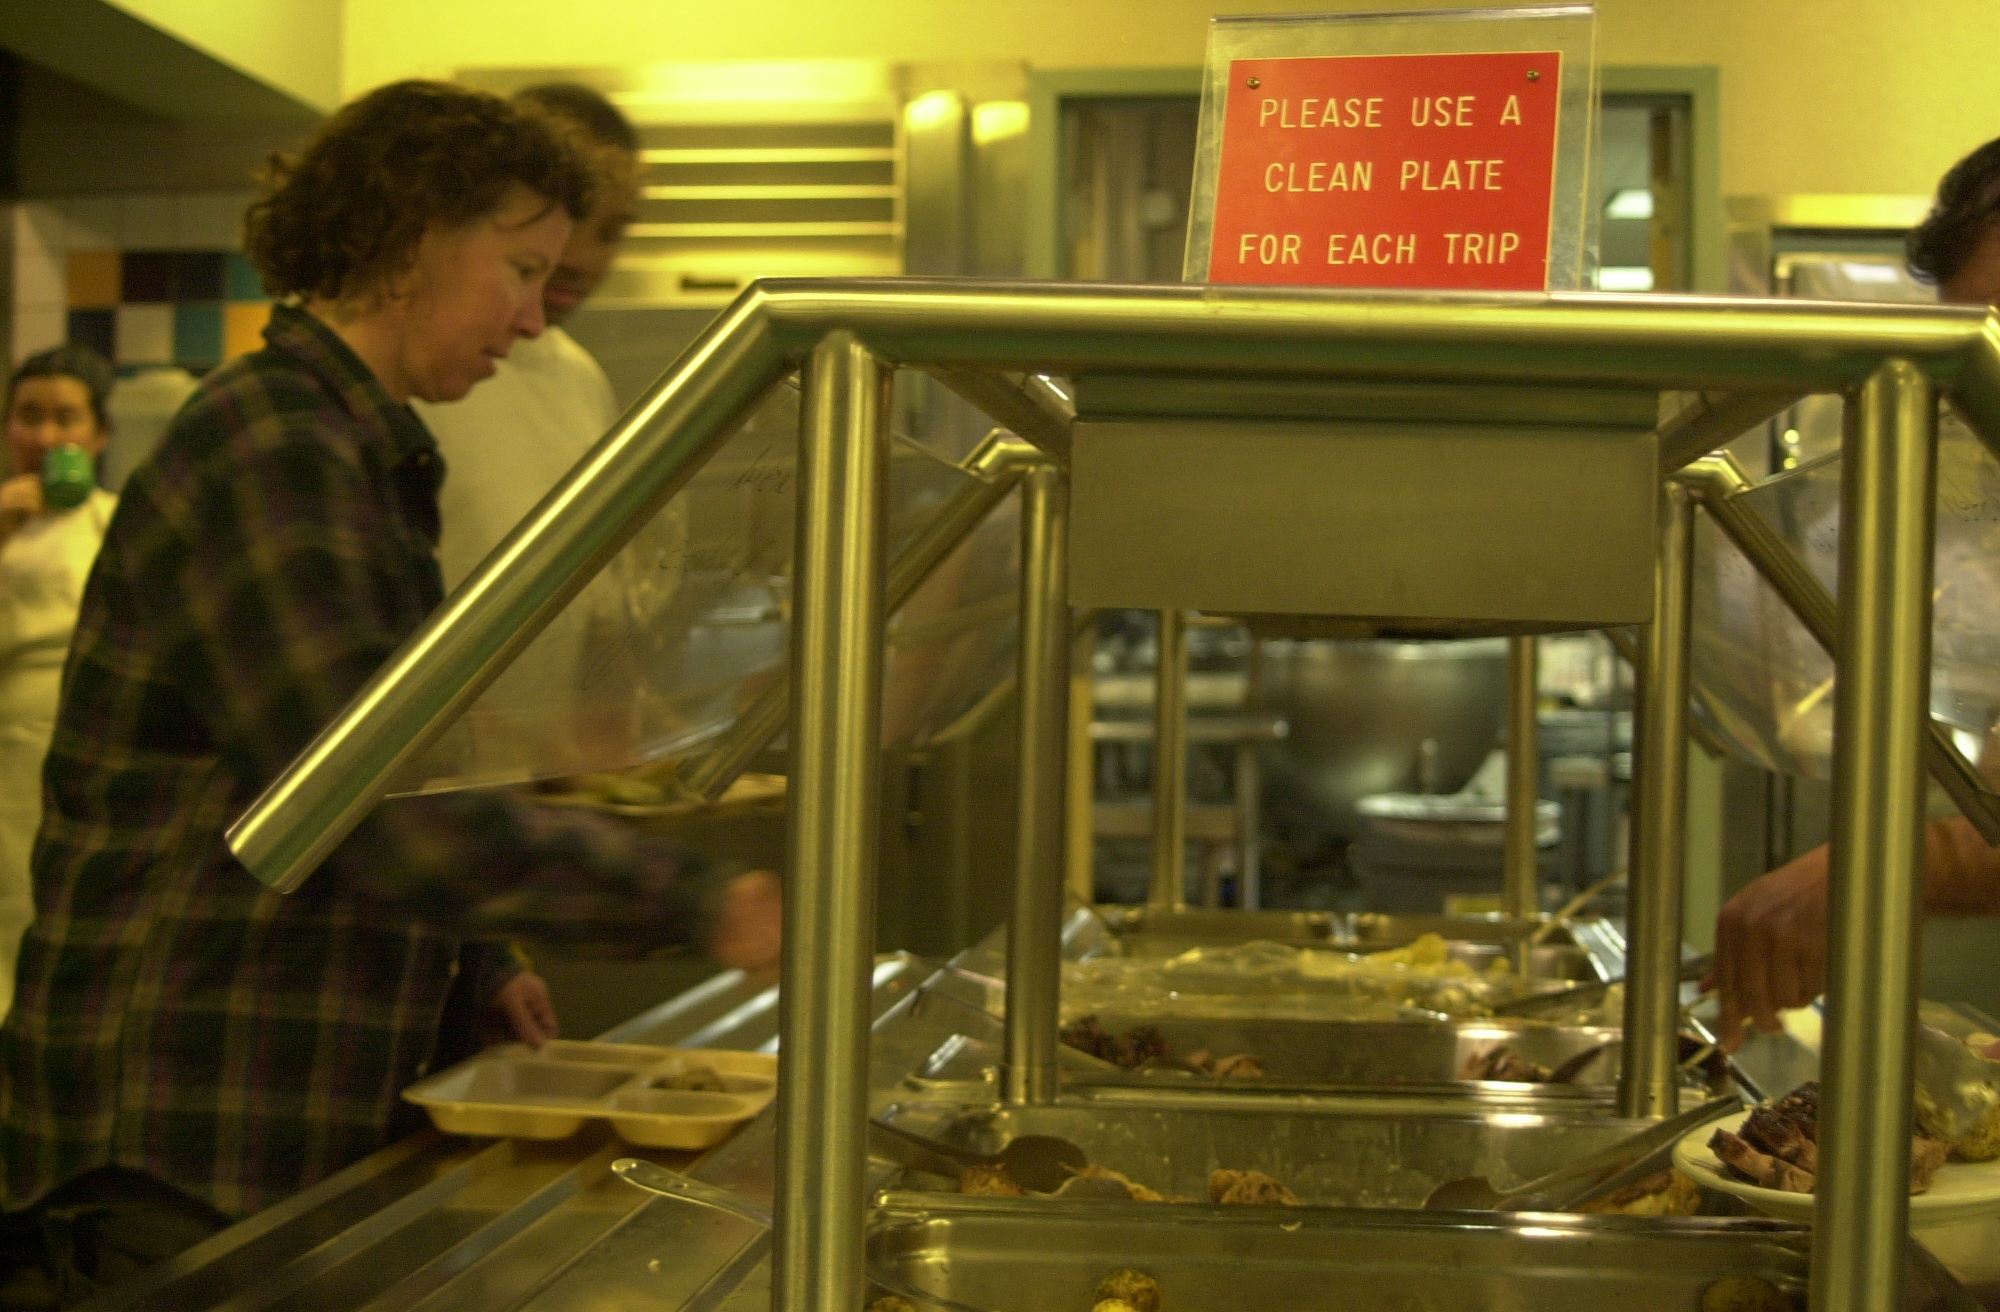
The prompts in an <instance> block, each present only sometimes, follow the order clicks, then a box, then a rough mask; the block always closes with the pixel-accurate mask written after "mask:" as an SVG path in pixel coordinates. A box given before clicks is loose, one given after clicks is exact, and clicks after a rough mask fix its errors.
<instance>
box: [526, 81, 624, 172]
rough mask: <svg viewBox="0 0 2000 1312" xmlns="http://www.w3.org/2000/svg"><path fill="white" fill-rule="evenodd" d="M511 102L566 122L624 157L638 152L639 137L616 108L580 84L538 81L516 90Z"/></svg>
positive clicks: (596, 92) (597, 93) (600, 94)
mask: <svg viewBox="0 0 2000 1312" xmlns="http://www.w3.org/2000/svg"><path fill="white" fill-rule="evenodd" d="M514 99H515V101H516V102H517V103H523V104H529V105H533V106H534V107H535V108H537V109H539V110H541V111H543V112H544V113H548V114H554V115H556V116H557V117H558V118H562V119H567V120H568V121H569V122H570V123H572V124H574V125H575V126H576V128H577V129H578V130H579V131H581V132H582V133H583V134H584V135H585V136H587V137H589V138H590V139H591V140H592V141H595V142H596V143H597V144H598V145H600V146H611V147H614V148H615V149H618V150H622V151H624V152H626V153H627V154H636V153H638V150H639V134H638V133H637V132H634V131H633V130H632V124H631V123H630V122H629V121H628V120H627V119H626V117H625V116H624V115H623V114H621V113H619V112H618V106H616V105H614V104H612V103H611V102H610V101H609V100H607V99H605V98H604V96H603V94H602V93H600V92H598V91H595V90H592V89H591V88H590V87H587V86H585V85H583V84H582V83H581V82H542V83H539V84H537V85H535V86H532V87H523V88H522V89H521V90H519V91H516V92H515V93H514Z"/></svg>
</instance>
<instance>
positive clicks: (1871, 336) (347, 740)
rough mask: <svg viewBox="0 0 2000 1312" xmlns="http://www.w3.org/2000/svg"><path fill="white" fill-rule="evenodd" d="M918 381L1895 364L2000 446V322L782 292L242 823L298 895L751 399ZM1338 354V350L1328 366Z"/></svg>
mask: <svg viewBox="0 0 2000 1312" xmlns="http://www.w3.org/2000/svg"><path fill="white" fill-rule="evenodd" d="M835 329H849V330H852V331H853V332H854V333H855V334H856V336H857V338H859V339H860V340H861V341H862V342H863V343H864V344H866V345H868V346H869V347H871V348H872V349H873V350H874V351H875V352H876V354H877V355H878V356H880V357H882V358H885V359H893V360H896V361H898V362H899V363H901V364H907V365H911V366H922V367H926V368H929V367H932V366H937V367H939V368H943V369H979V370H986V371H1013V370H1016V369H1018V370H1022V371H1026V372H1057V373H1075V372H1078V371H1089V370H1100V371H1101V370H1112V369H1115V370H1126V371H1160V372H1169V373H1172V372H1180V373H1186V374H1214V373H1243V374H1252V375H1258V376H1265V377H1270V376H1316V377H1322V378H1344V379H1377V380H1380V379H1400V380H1410V379H1417V380H1430V381H1459V382H1520V381H1529V382H1534V381H1543V382H1546V381H1551V380H1555V381H1560V382H1562V383H1564V384H1577V383H1605V382H1608V383H1619V384H1626V385H1634V386H1645V387H1664V388H1678V389H1684V390H1723V391H1729V390H1733V391H1758V390H1764V391H1770V390H1773V389H1780V388H1791V387H1798V388H1803V389H1807V390H1839V389H1844V388H1847V387H1850V386H1854V385H1858V384H1859V383H1860V382H1862V381H1863V380H1864V379H1865V378H1866V377H1867V376H1868V375H1869V374H1870V373H1872V372H1873V371H1874V369H1875V368H1876V366H1877V365H1878V364H1879V363H1880V361H1881V360H1883V359H1885V358H1889V357H1891V356H1893V357H1897V358H1902V359H1907V360H1909V361H1911V362H1912V363H1913V364H1915V365H1916V366H1917V367H1918V368H1920V369H1923V370H1925V371H1927V372H1928V373H1930V374H1931V375H1932V376H1933V377H1934V378H1935V379H1936V380H1937V381H1939V382H1940V383H1941V384H1944V385H1949V386H1950V387H1951V389H1952V394H1953V397H1954V400H1955V402H1956V404H1957V406H1958V409H1959V411H1960V413H1962V414H1964V415H1965V416H1966V418H1967V419H1968V420H1969V421H1970V422H1971V423H1972V424H1973V426H1974V427H1975V428H1976V429H1977V430H1978V431H1979V432H1980V434H1981V437H1982V438H1983V440H1985V441H1986V442H1987V444H1988V445H1989V447H1994V448H1996V449H2000V316H1993V315H1981V314H1980V313H1979V312H1977V311H1973V310H1969V309H1949V308H1939V307H1914V306H1857V305H1850V304H1844V303H1834V302H1758V301H1742V300H1722V299H1708V298H1700V297H1650V298H1642V297H1616V296H1603V295H1596V294H1593V295H1589V296H1578V295H1552V296H1536V295H1507V294H1493V293H1486V294H1478V293H1460V294H1438V293H1428V292H1426V293H1402V294H1399V293H1383V292H1368V293H1361V294H1354V293H1329V292H1324V291H1317V290H1312V291H1305V290H1299V291H1293V290H1290V289H1284V288H1255V289H1236V288H1219V287H1175V286H1167V285H1155V286H1144V287H1120V286H1111V285H1106V284H1074V283H1070V284H1061V283H1050V284H1034V283H979V282H972V281H961V280H938V281H930V280H923V279H899V280H894V281H886V280H885V281H871V280H865V279H855V280H821V281H810V280H776V281H768V282H759V283H757V284H755V285H754V286H753V287H752V288H751V289H750V290H749V291H747V292H745V293H744V294H743V295H742V296H741V297H740V298H738V300H737V302H736V304H735V305H734V306H733V307H731V309H730V310H729V311H728V312H726V313H725V314H724V315H723V316H722V318H721V319H720V320H719V321H718V322H717V324H716V326H715V327H714V328H713V329H711V330H710V331H709V332H708V333H706V334H704V335H703V337H702V338H701V339H700V340H699V341H698V342H697V343H696V344H695V345H694V346H693V347H691V348H690V349H689V351H688V352H687V353H686V354H685V355H683V356H682V358H681V361H680V362H679V364H677V365H676V366H675V368H674V369H673V370H672V371H670V372H669V374H668V375H667V376H666V377H664V378H663V379H662V380H661V381H660V382H659V383H658V384H656V385H655V386H654V388H653V389H652V390H651V391H650V392H649V393H648V394H647V396H646V398H645V399H644V400H643V401H642V402H641V403H640V404H639V405H638V406H636V407H634V409H633V410H632V411H631V412H630V413H629V414H628V415H627V416H626V417H625V418H624V419H622V420H621V421H620V422H619V425H618V427H617V428H616V429H614V430H613V432H612V433H610V434H609V435H607V436H606V438H605V439H604V441H603V442H601V443H600V444H599V445H598V446H597V448H595V449H594V450H593V452H592V454H591V456H590V457H588V458H587V459H586V460H585V461H584V462H583V463H582V464H580V465H579V466H578V467H577V469H576V470H575V471H574V472H572V473H571V474H570V476H569V477H568V478H566V479H565V480H564V481H563V482H562V483H561V484H559V485H558V486H557V487H556V489H555V490H554V491H553V492H551V493H550V494H549V496H548V497H547V498H546V499H545V500H544V501H543V502H542V504H541V505H540V506H539V507H537V509H536V510H535V512H534V513H533V514H532V515H531V516H530V517H529V518H528V520H526V521H525V522H524V523H523V524H522V526H521V527H520V528H519V529H518V530H516V531H515V532H514V533H513V534H512V535H510V536H509V537H508V539H507V540H506V541H505V542H504V543H502V544H501V547H500V548H499V549H498V550H497V551H496V552H495V553H494V555H493V556H492V557H490V558H489V559H488V561H487V562H486V564H485V565H484V566H482V567H481V569H480V570H478V571H476V572H475V574H474V575H473V577H472V578H471V579H469V580H468V581H467V583H466V584H465V585H464V586H463V587H461V588H460V589H459V590H458V591H457V592H456V593H454V594H453V596H452V597H451V598H450V599H448V600H447V601H446V603H445V605H444V606H443V607H442V608H440V610H439V611H438V612H437V614H436V615H434V616H433V617H432V618H431V619H430V620H429V621H427V622H426V623H425V625H424V626H423V628H421V629H420V630H419V631H418V632H417V633H416V634H414V635H413V636H412V637H411V638H410V640H409V641H408V642H407V643H405V644H404V646H403V648H402V649H400V650H399V651H398V652H397V653H396V654H395V655H394V656H393V657H391V658H390V660H389V662H388V663H387V664H386V665H384V667H383V668H382V670H381V672H380V673H379V674H377V675H376V677H375V678H374V679H372V680H371V681H370V682H369V684H368V685H367V686H366V687H365V688H364V689H363V690H362V692H361V693H359V694H358V695H357V696H356V698H355V699H354V701H353V702H351V703H349V705H348V707H347V709H345V710H344V711H342V712H341V714H340V715H339V716H338V717H336V718H335V720H334V721H333V722H332V723H331V724H329V725H328V726H327V728H326V730H325V731H324V732H323V733H322V734H321V735H320V736H319V738H317V739H315V740H314V742H313V744H312V745H311V746H310V747H309V748H308V749H307V750H306V752H305V753H303V754H302V755H301V756H300V758H299V760H298V761H297V762H295V763H294V764H293V766H292V767H291V768H289V769H288V770H287V771H286V772H285V773H284V774H283V775H281V776H280V777H279V778H278V779H277V780H276V781H274V782H273V783H272V785H271V786H270V787H269V788H268V789H267V790H266V791H265V793H264V795H263V796H262V797H260V798H259V799H258V800H257V801H256V802H255V803H254V804H253V805H252V806H251V807H250V808H249V809H248V810H247V811H245V813H244V814H243V816H242V817H241V818H239V820H238V821H237V823H236V825H235V826H234V827H233V828H232V829H231V831H230V835H229V843H230V847H231V849H232V850H233V851H234V852H235V853H236V855H237V857H238V859H239V860H241V861H242V862H243V863H244V865H246V866H247V867H248V868H249V869H250V870H251V871H252V872H253V873H254V874H256V876H257V877H258V878H259V879H262V880H263V881H264V882H265V883H267V884H270V885H272V886H273V887H278V888H292V887H296V886H297V884H298V882H299V881H300V880H301V879H303V878H304V877H305V875H306V874H307V873H308V872H309V871H310V870H311V869H312V868H313V867H314V866H315V865H317V863H318V862H319V861H320V860H321V859H322V858H323V857H324V856H325V855H326V853H327V852H328V851H330V850H331V849H332V848H333V846H334V845H335V844H337V843H338V842H339V841H340V840H341V839H342V838H344V837H345V836H346V835H347V833H348V832H349V831H350V830H351V829H352V828H353V826H354V825H355V824H356V823H358V821H359V820H360V817H361V816H362V815H364V814H366V813H367V811H368V809H369V808H370V807H371V806H372V805H373V804H374V803H375V802H377V801H379V800H380V799H381V798H382V796H383V795H384V793H385V792H386V790H387V787H388V782H389V780H390V778H391V777H392V776H393V774H394V773H395V771H396V769H397V768H398V767H399V766H400V765H401V764H402V763H403V762H404V761H406V760H408V759H409V758H410V756H411V755H413V754H414V753H415V752H417V751H418V750H420V749H421V748H423V747H424V746H425V745H427V744H428V743H429V742H430V741H432V740H433V739H434V738H435V737H436V735H437V734H438V733H439V732H441V731H442V729H443V727H444V726H445V725H446V724H447V723H449V721H450V720H451V719H452V718H453V717H454V716H456V715H457V714H458V712H459V711H460V710H462V709H463V708H464V707H465V706H466V705H467V704H469V703H470V701H471V700H472V699H473V698H474V697H476V696H477V695H478V694H479V692H481V691H482V690H483V689H484V688H485V687H486V686H487V684H489V683H490V682H491V681H492V679H493V678H494V677H495V676H496V675H497V674H498V673H499V671H500V670H501V669H503V668H504V667H505V665H506V663H507V661H508V660H509V659H511V658H512V656H513V655H514V654H515V653H517V652H518V651H519V650H520V649H521V647H523V646H525V645H526V643H527V642H528V640H529V639H531V638H532V637H533V636H534V635H535V634H536V633H537V632H539V631H540V629H541V627H542V626H543V625H545V624H546V623H547V622H548V620H549V619H550V618H551V617H552V616H553V615H554V614H555V612H556V611H557V610H558V609H560V608H561V606H562V604H563V603H564V602H565V601H566V600H567V599H568V598H569V597H570V596H573V595H574V593H575V591H576V590H577V589H579V588H581V587H582V586H583V584H584V583H585V582H586V581H587V580H588V579H589V578H590V576H591V575H592V574H593V573H594V572H595V571H596V570H597V569H598V568H599V567H600V566H601V565H602V564H603V562H604V561H605V560H607V559H609V557H610V555H611V554H612V553H613V552H615V551H616V550H617V549H618V547H619V546H620V545H622V544H623V543H624V542H625V541H626V540H627V538H629V537H630V535H631V533H632V532H634V531H635V530H636V528H637V525H638V524H639V523H641V522H643V521H644V520H645V518H646V517H647V516H648V515H650V514H651V513H652V511H653V510H654V509H656V508H657V507H658V506H659V505H660V504H661V503H662V501H663V500H664V499H665V498H666V497H668V496H670V495H672V493H673V492H674V491H675V490H677V489H678V488H679V487H680V486H682V485H683V484H684V483H685V482H686V481H687V479H688V478H689V477H691V476H692V474H693V472H694V470H695V469H696V468H698V467H699V464H700V461H701V460H702V459H704V458H705V457H706V456H707V454H708V453H709V452H711V451H712V450H713V449H714V446H715V444H716V443H717V442H718V441H720V439H721V438H722V437H725V436H726V435H727V433H728V431H729V429H730V427H731V426H732V425H733V424H735V423H736V422H737V421H738V420H739V419H740V418H741V416H742V415H743V414H744V413H745V412H747V410H748V409H749V407H750V406H751V404H752V403H753V402H754V401H755V400H756V398H757V397H759V396H761V395H762V394H763V392H764V391H765V390H766V389H767V388H768V387H769V386H771V385H772V384H773V383H775V382H776V380H777V379H778V378H779V377H780V376H781V375H782V374H783V373H785V372H786V371H787V370H788V369H789V368H791V367H792V366H793V364H795V363H796V361H797V359H798V358H800V357H801V356H802V355H804V354H805V353H806V352H809V351H810V350H812V349H813V348H814V346H815V345H816V344H817V343H818V342H819V340H820V339H821V338H822V337H824V336H825V335H826V334H827V333H828V332H831V331H834V330H835ZM1330 344H1337V345H1338V348H1339V349H1337V350H1329V349H1328V348H1329V345H1330Z"/></svg>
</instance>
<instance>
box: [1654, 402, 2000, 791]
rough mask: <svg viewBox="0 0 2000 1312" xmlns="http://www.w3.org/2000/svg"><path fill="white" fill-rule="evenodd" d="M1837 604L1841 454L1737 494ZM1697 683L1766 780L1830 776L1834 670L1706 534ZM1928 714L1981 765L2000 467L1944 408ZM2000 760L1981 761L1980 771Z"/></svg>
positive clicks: (1995, 610)
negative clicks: (1770, 774) (1768, 773)
mask: <svg viewBox="0 0 2000 1312" xmlns="http://www.w3.org/2000/svg"><path fill="white" fill-rule="evenodd" d="M1741 496H1742V498H1744V499H1745V501H1746V504H1748V505H1749V506H1750V507H1751V508H1752V509H1754V510H1755V511H1756V512H1757V513H1758V514H1759V515H1761V516H1762V517H1763V518H1764V519H1765V520H1766V521H1768V522H1769V523H1770V524H1771V526H1772V527H1773V528H1775V529H1776V530H1777V531H1778V534H1779V536H1781V537H1782V538H1784V539H1785V541H1786V543H1787V544H1788V545H1789V546H1790V547H1791V549H1792V551H1793V552H1794V553H1796V554H1797V555H1798V556H1799V558H1800V559H1801V560H1802V561H1804V562H1805V564H1806V566H1807V567H1808V568H1809V569H1810V570H1811V571H1812V573H1813V575H1814V577H1816V578H1817V579H1818V580H1819V582H1820V583H1821V584H1822V585H1823V586H1824V587H1825V588H1826V589H1827V590H1828V591H1829V592H1833V593H1834V594H1835V595H1836V596H1837V595H1838V579H1839V571H1840V456H1839V454H1838V452H1837V451H1836V452H1834V453H1832V454H1829V455H1825V456H1822V457H1820V458H1819V459H1817V460H1813V461H1809V462H1808V463H1806V464H1804V465H1801V466H1800V467H1799V468H1797V469H1794V470H1790V471H1787V472H1785V473H1782V474H1778V475H1775V476H1773V477H1772V478H1769V479H1767V480H1765V481H1764V482H1762V483H1760V484H1758V485H1757V486H1756V487H1754V488H1751V489H1750V490H1748V491H1746V492H1744V493H1742V494H1741ZM1695 568H1696V576H1695V604H1694V635H1693V643H1694V671H1695V680H1696V684H1697V687H1698V693H1697V695H1698V696H1699V697H1700V698H1701V699H1702V702H1703V709H1704V711H1706V712H1707V713H1708V714H1709V715H1710V718H1711V720H1712V723H1713V724H1714V726H1715V727H1717V728H1719V729H1720V730H1721V731H1722V733H1723V736H1724V739H1725V741H1726V742H1727V743H1728V744H1729V745H1730V746H1731V747H1732V748H1733V749H1735V750H1736V751H1738V752H1740V753H1741V754H1742V755H1743V756H1744V758H1745V759H1747V760H1750V761H1753V762H1755V763H1757V764H1759V765H1763V766H1765V767H1766V768H1767V769H1774V770H1780V771H1783V772H1786V773H1792V774H1800V775H1805V776H1808V777H1812V778H1821V779H1824V778H1828V777H1830V774H1831V768H1832V752H1833V708H1834V704H1835V703H1834V698H1835V680H1834V673H1833V662H1832V660H1831V658H1829V657H1828V656H1827V654H1826V653H1825V652H1824V651H1823V650H1822V649H1821V648H1820V646H1819V644H1818V643H1817V642H1816V641H1814V640H1813V638H1812V636H1811V635H1810V634H1808V633H1807V632H1806V630H1805V627H1804V626H1803V625H1801V624H1800V623H1799V622H1798V620H1797V619H1796V618H1795V617H1794V616H1793V615H1792V614H1791V612H1790V610H1789V609H1787V608H1786V607H1785V605H1784V603H1783V602H1782V601H1781V600H1780V599H1779V598H1778V596H1777V594H1776V593H1775V592H1774V591H1773V590H1772V589H1771V588H1770V587H1769V585H1768V584H1766V583H1765V582H1764V581H1763V579H1762V578H1761V577H1760V576H1759V575H1758V574H1757V572H1756V570H1755V569H1754V568H1753V567H1752V566H1751V564H1750V562H1749V561H1748V560H1746V559H1745V558H1744V557H1743V555H1742V554H1741V553H1740V552H1738V551H1737V550H1736V548H1735V546H1734V545H1733V544H1732V543H1730V542H1729V541H1728V540H1727V538H1725V537H1724V536H1723V534H1722V533H1721V532H1720V531H1719V530H1717V529H1716V528H1715V527H1714V525H1712V524H1709V523H1707V522H1706V520H1705V519H1704V520H1703V521H1702V524H1701V527H1700V530H1699V535H1698V537H1697V539H1696V566H1695ZM1934 570H1935V575H1934V581H1933V593H1932V607H1933V611H1932V630H1931V714H1932V715H1933V716H1934V717H1935V718H1936V719H1937V720H1939V721H1940V722H1941V723H1943V724H1945V725H1946V726H1948V727H1949V728H1950V729H1951V730H1952V731H1953V733H1954V735H1955V736H1956V737H1957V739H1958V741H1959V745H1960V747H1961V749H1962V750H1964V751H1965V754H1966V756H1967V757H1968V758H1969V759H1971V760H1973V761H1974V762H1975V763H1978V762H1979V761H1980V757H1981V754H1982V751H1981V749H1982V747H1983V745H1984V743H1985V740H1986V738H1987V736H1988V734H1989V733H1990V732H1991V731H1992V729H1993V727H1994V723H1995V721H1996V719H2000V461H1996V460H1995V459H1994V457H1993V455H1992V453H1991V452H1989V451H1988V450H1987V449H1986V447H1985V445H1984V444H1983V443H1981V442H1980V441H1979V439H1978V438H1977V437H1976V436H1975V435H1974V434H1973V433H1972V432H1971V430H1970V429H1969V428H1967V427H1966V425H1965V424H1964V422H1963V421H1962V420H1960V419H1959V418H1957V416H1956V415H1954V414H1953V413H1952V412H1951V410H1950V408H1949V407H1946V408H1945V409H1944V411H1943V413H1942V415H1941V417H1940V423H1939V432H1938V494H1937V554H1936V558H1935V563H1934ZM1995 764H2000V762H1993V761H1988V762H1986V766H1987V768H1988V769H1990V768H1991V767H1992V766H1993V765H1995Z"/></svg>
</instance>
